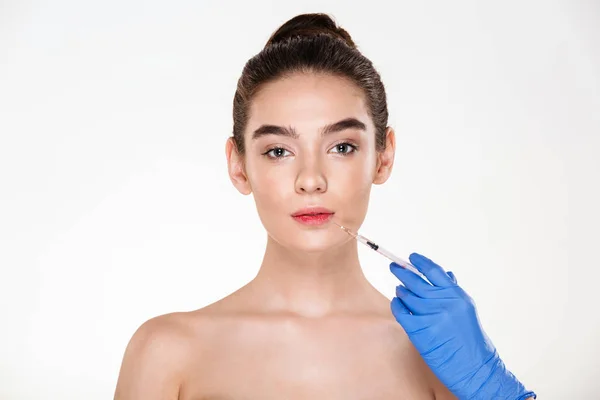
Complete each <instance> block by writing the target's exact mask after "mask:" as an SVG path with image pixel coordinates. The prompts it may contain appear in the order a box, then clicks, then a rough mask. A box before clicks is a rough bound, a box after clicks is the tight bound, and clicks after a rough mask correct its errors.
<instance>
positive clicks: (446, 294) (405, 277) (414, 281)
mask: <svg viewBox="0 0 600 400" xmlns="http://www.w3.org/2000/svg"><path fill="white" fill-rule="evenodd" d="M390 271H391V272H392V273H393V274H394V275H395V276H396V277H397V278H398V279H400V281H401V282H402V283H403V284H404V286H406V288H407V289H409V290H410V291H411V292H413V293H414V294H415V295H417V296H418V297H421V298H423V299H448V298H455V297H456V293H454V291H452V289H453V288H454V287H452V288H451V287H439V286H432V285H431V284H429V282H427V281H426V280H424V279H423V278H421V277H420V276H419V275H417V274H415V273H413V272H412V271H409V270H407V269H405V268H402V267H401V266H398V265H397V264H396V263H391V264H390Z"/></svg>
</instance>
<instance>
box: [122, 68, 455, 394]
mask: <svg viewBox="0 0 600 400" xmlns="http://www.w3.org/2000/svg"><path fill="white" fill-rule="evenodd" d="M250 111H251V112H250V118H249V121H248V126H247V130H246V133H245V144H246V152H245V154H239V153H238V152H237V151H236V149H235V146H234V145H233V142H232V141H231V140H228V142H227V145H226V156H227V161H228V167H229V175H230V178H231V181H232V183H233V184H234V186H235V187H236V188H237V189H238V190H239V191H240V192H241V193H242V194H250V193H253V195H254V200H255V202H256V206H257V211H258V213H259V216H260V218H261V221H262V223H263V225H264V226H265V229H266V231H267V233H268V241H267V248H266V250H265V255H264V258H263V262H262V264H261V267H260V270H259V272H258V274H257V276H256V277H255V278H254V279H253V280H252V281H251V282H249V283H248V284H247V285H245V286H244V287H242V288H241V289H239V290H237V291H236V292H234V293H232V294H231V295H229V296H227V297H225V298H223V299H221V300H219V301H218V302H216V303H213V304H211V305H209V306H207V307H204V308H201V309H199V310H196V311H193V312H188V313H172V314H167V315H163V316H160V317H156V318H153V319H151V320H149V321H147V322H146V323H144V324H143V325H142V326H141V327H140V328H139V329H138V330H137V331H136V333H135V334H134V335H133V337H132V339H131V341H130V343H129V345H128V347H127V350H126V353H125V356H124V359H123V364H122V366H121V371H120V375H119V381H118V383H117V388H116V393H115V399H117V400H133V399H144V400H154V399H157V400H158V399H170V400H175V399H179V400H219V399H220V400H243V399H261V400H262V399H264V400H268V399H331V400H335V399H340V400H341V399H344V400H348V399H357V400H359V399H365V400H366V399H369V400H377V399H381V400H388V399H389V400H392V399H394V400H396V399H416V400H419V399H423V400H425V399H427V400H431V399H454V396H452V394H451V393H450V392H449V391H448V389H447V388H445V387H444V386H443V385H442V384H441V383H440V382H439V381H438V380H437V378H436V377H435V375H434V374H433V373H432V372H431V370H430V369H429V368H428V367H427V365H426V364H425V363H424V361H423V360H422V358H421V357H420V355H419V354H418V352H417V351H416V349H415V348H414V347H413V346H412V344H411V342H410V340H409V339H408V337H407V335H406V333H405V332H404V330H403V328H402V327H401V326H400V325H399V324H398V322H396V320H395V319H394V317H393V315H392V313H391V310H390V300H389V299H388V298H387V297H385V296H384V295H382V294H381V293H379V292H378V291H377V289H376V288H374V287H373V286H372V285H371V284H370V283H369V282H368V280H367V279H366V278H365V276H364V274H363V272H362V268H361V266H360V263H359V260H358V251H357V243H356V241H355V240H353V239H351V238H349V237H348V235H346V234H345V233H343V232H342V231H340V230H339V228H335V227H334V226H333V225H332V224H330V223H328V224H325V225H323V226H317V227H315V226H306V225H302V224H300V223H299V222H298V221H296V220H294V219H293V218H292V217H291V214H292V213H293V212H294V211H296V210H297V209H299V208H303V207H306V206H313V205H318V206H324V207H327V208H329V209H331V210H332V211H334V212H335V214H334V217H335V219H336V220H337V221H339V222H340V223H342V224H343V225H345V226H348V227H350V228H352V229H355V230H358V228H359V227H360V225H361V224H362V222H363V220H364V218H365V215H366V212H367V208H368V203H369V196H370V190H371V187H372V185H373V184H382V183H384V182H385V181H386V180H387V179H388V177H389V175H390V173H391V170H392V166H393V159H394V151H395V138H394V131H393V130H392V129H391V128H388V129H387V131H386V143H387V145H386V150H384V151H383V152H378V151H376V149H375V128H374V126H373V123H372V121H371V119H370V117H369V114H368V108H367V107H366V104H365V101H364V96H363V94H362V92H361V90H360V88H358V87H357V86H355V85H354V84H353V83H351V82H349V81H347V80H345V79H343V78H339V77H333V76H330V75H323V74H297V75H293V76H291V77H287V78H285V79H280V80H278V81H275V82H271V83H269V84H266V85H264V87H263V88H262V89H261V91H260V92H259V93H258V94H257V95H256V96H255V98H254V99H253V101H252V106H251V110H250ZM347 118H354V119H356V120H359V121H361V122H363V123H364V125H365V129H360V128H356V127H354V128H346V129H342V130H340V131H339V132H334V133H330V134H327V135H323V134H322V132H323V130H324V127H326V126H328V125H329V126H331V124H334V123H336V122H338V121H341V120H344V119H347ZM263 125H273V126H280V127H292V128H293V129H294V130H295V131H296V133H297V135H296V136H295V137H290V136H282V135H276V134H268V135H263V136H261V137H259V138H256V139H253V137H252V136H253V135H252V133H253V132H254V131H255V130H256V129H258V128H259V127H261V126H263ZM342 142H349V143H352V144H354V145H356V146H357V150H356V151H351V150H352V149H351V148H350V147H348V146H346V145H343V144H342V145H341V146H340V143H342ZM274 147H279V148H280V149H282V151H281V150H280V151H275V152H271V153H269V154H265V153H266V152H269V151H270V149H272V148H274ZM346 153H347V154H346ZM275 155H278V156H277V158H276V157H274V156H275ZM272 156H273V157H272ZM391 279H392V278H391Z"/></svg>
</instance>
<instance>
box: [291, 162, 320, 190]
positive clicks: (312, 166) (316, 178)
mask: <svg viewBox="0 0 600 400" xmlns="http://www.w3.org/2000/svg"><path fill="white" fill-rule="evenodd" d="M326 191H327V179H325V175H324V173H323V170H322V168H321V166H320V164H319V161H318V160H311V161H307V162H305V163H304V165H303V166H302V167H301V169H300V171H299V172H298V176H297V178H296V192H297V193H300V194H303V193H304V194H305V193H324V192H326Z"/></svg>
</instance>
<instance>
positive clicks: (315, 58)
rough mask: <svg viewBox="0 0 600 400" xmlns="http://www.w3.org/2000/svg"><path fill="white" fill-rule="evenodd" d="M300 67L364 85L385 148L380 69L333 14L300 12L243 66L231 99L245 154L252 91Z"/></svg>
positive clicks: (377, 139)
mask: <svg viewBox="0 0 600 400" xmlns="http://www.w3.org/2000/svg"><path fill="white" fill-rule="evenodd" d="M296 72H316V73H321V72H324V73H330V74H332V75H335V76H341V77H345V78H348V79H350V80H351V81H352V82H354V83H355V84H356V85H357V86H358V87H360V88H361V89H362V90H363V92H364V94H365V99H366V104H367V107H368V111H369V115H370V117H371V118H372V119H373V123H374V125H375V131H376V132H375V135H376V136H375V143H376V149H377V151H382V150H383V149H385V130H386V128H387V120H388V111H387V101H386V96H385V88H384V86H383V83H382V82H381V77H380V76H379V73H378V72H377V71H376V70H375V67H373V64H372V63H371V61H369V59H367V58H366V57H365V56H363V55H362V54H361V53H360V51H358V49H357V48H356V45H355V44H354V42H353V41H352V38H351V37H350V35H349V34H348V32H346V31H345V30H344V29H342V28H341V27H339V26H337V25H336V23H335V22H334V21H333V20H332V19H331V17H329V16H328V15H326V14H302V15H298V16H296V17H294V18H292V19H290V20H289V21H287V22H286V23H284V24H283V25H282V26H281V27H279V29H277V30H276V31H275V32H274V33H273V34H272V35H271V37H270V38H269V40H268V41H267V44H266V45H265V47H264V48H263V49H262V51H261V52H260V53H258V54H257V55H255V56H254V57H252V58H251V59H250V60H248V62H247V63H246V65H245V66H244V70H243V72H242V76H241V77H240V79H239V80H238V84H237V90H236V92H235V96H234V99H233V138H234V141H235V144H236V147H237V150H238V152H239V153H240V154H244V153H245V147H244V130H245V128H246V124H247V122H248V117H249V108H250V102H251V101H252V98H253V96H254V95H255V94H256V93H257V92H258V90H259V89H260V87H261V85H264V84H265V83H267V82H272V81H274V80H276V79H278V78H281V77H284V76H287V75H290V74H293V73H296Z"/></svg>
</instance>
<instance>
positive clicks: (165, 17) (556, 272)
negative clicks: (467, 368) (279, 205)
mask: <svg viewBox="0 0 600 400" xmlns="http://www.w3.org/2000/svg"><path fill="white" fill-rule="evenodd" d="M285 3H289V4H285ZM302 12H326V13H330V14H332V15H333V16H334V17H335V18H336V20H337V21H338V22H339V23H340V24H341V25H342V27H344V28H345V29H347V30H348V31H349V32H350V34H351V35H352V37H353V38H354V40H355V42H356V43H357V44H358V46H359V48H360V49H361V50H362V51H363V53H364V54H365V55H366V56H367V57H369V58H371V59H372V60H373V62H374V63H375V65H376V67H377V68H378V69H379V71H380V72H381V75H382V78H383V81H384V83H385V85H386V88H387V93H388V97H389V111H390V124H391V125H392V126H394V127H395V128H396V130H397V134H398V136H397V155H396V165H395V170H394V172H393V174H392V177H391V179H390V180H389V181H388V182H387V183H386V184H385V185H383V186H376V187H374V189H373V194H372V197H371V206H370V211H369V214H368V216H367V220H366V221H365V224H364V225H363V228H362V233H363V234H365V235H366V236H369V237H371V238H373V239H375V240H378V241H379V243H380V244H381V245H383V246H384V247H387V248H389V249H391V250H393V251H394V252H396V253H398V254H399V255H404V256H405V257H406V256H408V254H410V252H412V251H417V252H420V253H422V254H425V255H426V256H428V257H430V258H432V259H433V260H434V261H437V262H438V263H439V264H441V265H442V266H443V267H444V268H446V269H447V270H453V271H454V272H455V273H456V275H457V277H458V280H459V283H460V284H461V285H462V286H463V287H464V288H465V289H466V290H467V291H468V292H469V293H470V294H471V296H472V297H473V298H474V299H475V301H476V303H477V306H478V310H479V314H480V317H481V320H482V323H483V325H484V328H485V329H486V331H487V333H488V335H489V336H490V337H491V338H492V340H493V342H494V344H495V345H496V346H497V348H498V350H499V352H500V354H501V357H502V358H503V360H504V361H505V363H506V364H507V366H508V368H509V369H510V370H511V371H513V372H514V373H515V375H516V376H517V377H518V378H519V379H520V380H521V381H523V382H524V383H525V384H526V386H527V387H528V388H531V389H534V390H536V391H537V393H538V395H539V396H540V398H543V399H567V398H570V399H575V398H587V399H591V398H600V380H599V376H600V344H599V343H598V338H599V337H600V317H599V315H600V312H599V311H598V305H599V302H598V290H599V286H598V284H599V283H600V273H599V272H598V268H599V266H600V263H599V261H598V249H597V246H598V245H599V243H600V237H599V236H600V235H599V233H598V231H599V224H600V218H599V212H598V206H599V205H600V190H599V181H600V178H599V171H600V165H599V162H598V158H597V157H598V152H599V151H600V138H599V136H600V28H599V27H600V5H599V4H598V2H592V1H589V2H584V1H570V2H569V1H562V2H554V1H552V2H548V1H538V2H533V1H514V2H494V4H491V3H490V2H488V3H486V4H485V5H484V4H482V2H477V3H476V2H472V3H464V2H462V3H457V2H452V4H450V2H445V1H438V2H431V1H430V2H415V1H403V2H397V1H396V2H392V1H389V2H377V1H368V2H361V3H354V4H352V3H351V2H337V3H335V2H332V1H323V0H316V1H305V2H304V4H302V5H300V4H298V2H281V1H273V2H267V1H251V2H242V1H239V2H237V3H235V4H231V3H228V4H227V3H226V4H219V2H216V1H214V2H207V1H202V2H199V1H181V2H160V3H159V2H150V1H141V0H140V1H134V0H127V1H123V0H120V1H116V0H111V1H96V2H90V1H88V2H84V1H74V0H73V1H66V0H57V1H53V2H36V1H16V0H15V1H6V0H5V1H2V2H0V133H1V136H0V194H1V197H0V268H1V275H0V321H1V322H0V398H1V399H62V400H65V399H89V400H95V399H108V398H112V396H113V393H114V387H115V384H116V380H117V376H118V372H119V367H120V363H121V359H122V356H123V352H124V349H125V346H126V344H127V342H128V341H129V339H130V337H131V335H132V334H133V332H134V331H135V329H136V328H137V327H138V326H139V325H140V324H141V323H142V322H144V321H145V320H147V319H149V318H151V317H154V316H156V315H159V314H163V313H168V312H172V311H185V310H193V309H197V308H200V307H202V306H205V305H207V304H209V303H211V302H213V301H215V300H217V299H219V298H222V297H224V296H225V295H227V294H228V293H230V292H232V291H234V290H235V289H237V288H238V287H240V286H242V285H243V284H244V283H246V282H247V281H248V280H250V279H251V278H252V277H253V276H254V274H255V273H256V272H257V270H258V267H259V264H260V261H261V259H262V255H263V251H264V246H265V243H266V234H265V232H264V229H263V227H262V225H261V224H260V221H259V219H258V216H257V214H256V211H255V208H254V202H253V199H252V197H251V196H248V197H245V196H242V195H240V194H239V193H238V192H237V191H236V190H235V189H234V187H233V186H232V185H231V183H230V181H229V178H228V176H227V171H226V160H225V152H224V144H225V140H226V138H227V137H228V136H229V135H230V133H231V130H232V118H231V112H232V110H231V107H232V99H233V94H234V91H235V86H236V82H237V79H238V78H239V75H240V73H241V70H242V67H243V65H244V63H245V62H246V60H247V59H248V58H250V57H251V56H253V55H254V54H256V53H257V52H259V51H260V50H261V48H262V47H263V45H264V44H265V42H266V40H267V39H268V37H269V36H270V34H271V33H272V32H273V31H274V30H275V29H276V28H277V27H278V26H279V25H280V24H281V23H283V22H285V21H286V20H287V19H289V18H291V17H293V16H294V15H296V14H298V13H302ZM594 247H596V248H594ZM360 251H361V252H360V256H361V261H362V263H363V266H364V269H365V273H366V274H367V277H368V278H369V280H370V281H372V282H373V284H375V285H376V286H377V287H378V288H379V289H380V290H381V291H382V292H383V293H384V294H385V295H386V296H388V297H390V298H391V296H393V293H394V287H395V285H396V283H397V281H396V279H395V278H394V277H393V276H392V275H391V273H390V272H389V269H388V262H387V260H386V259H384V258H382V257H381V256H379V255H378V254H376V253H372V252H368V249H366V248H362V247H361V249H360Z"/></svg>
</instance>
